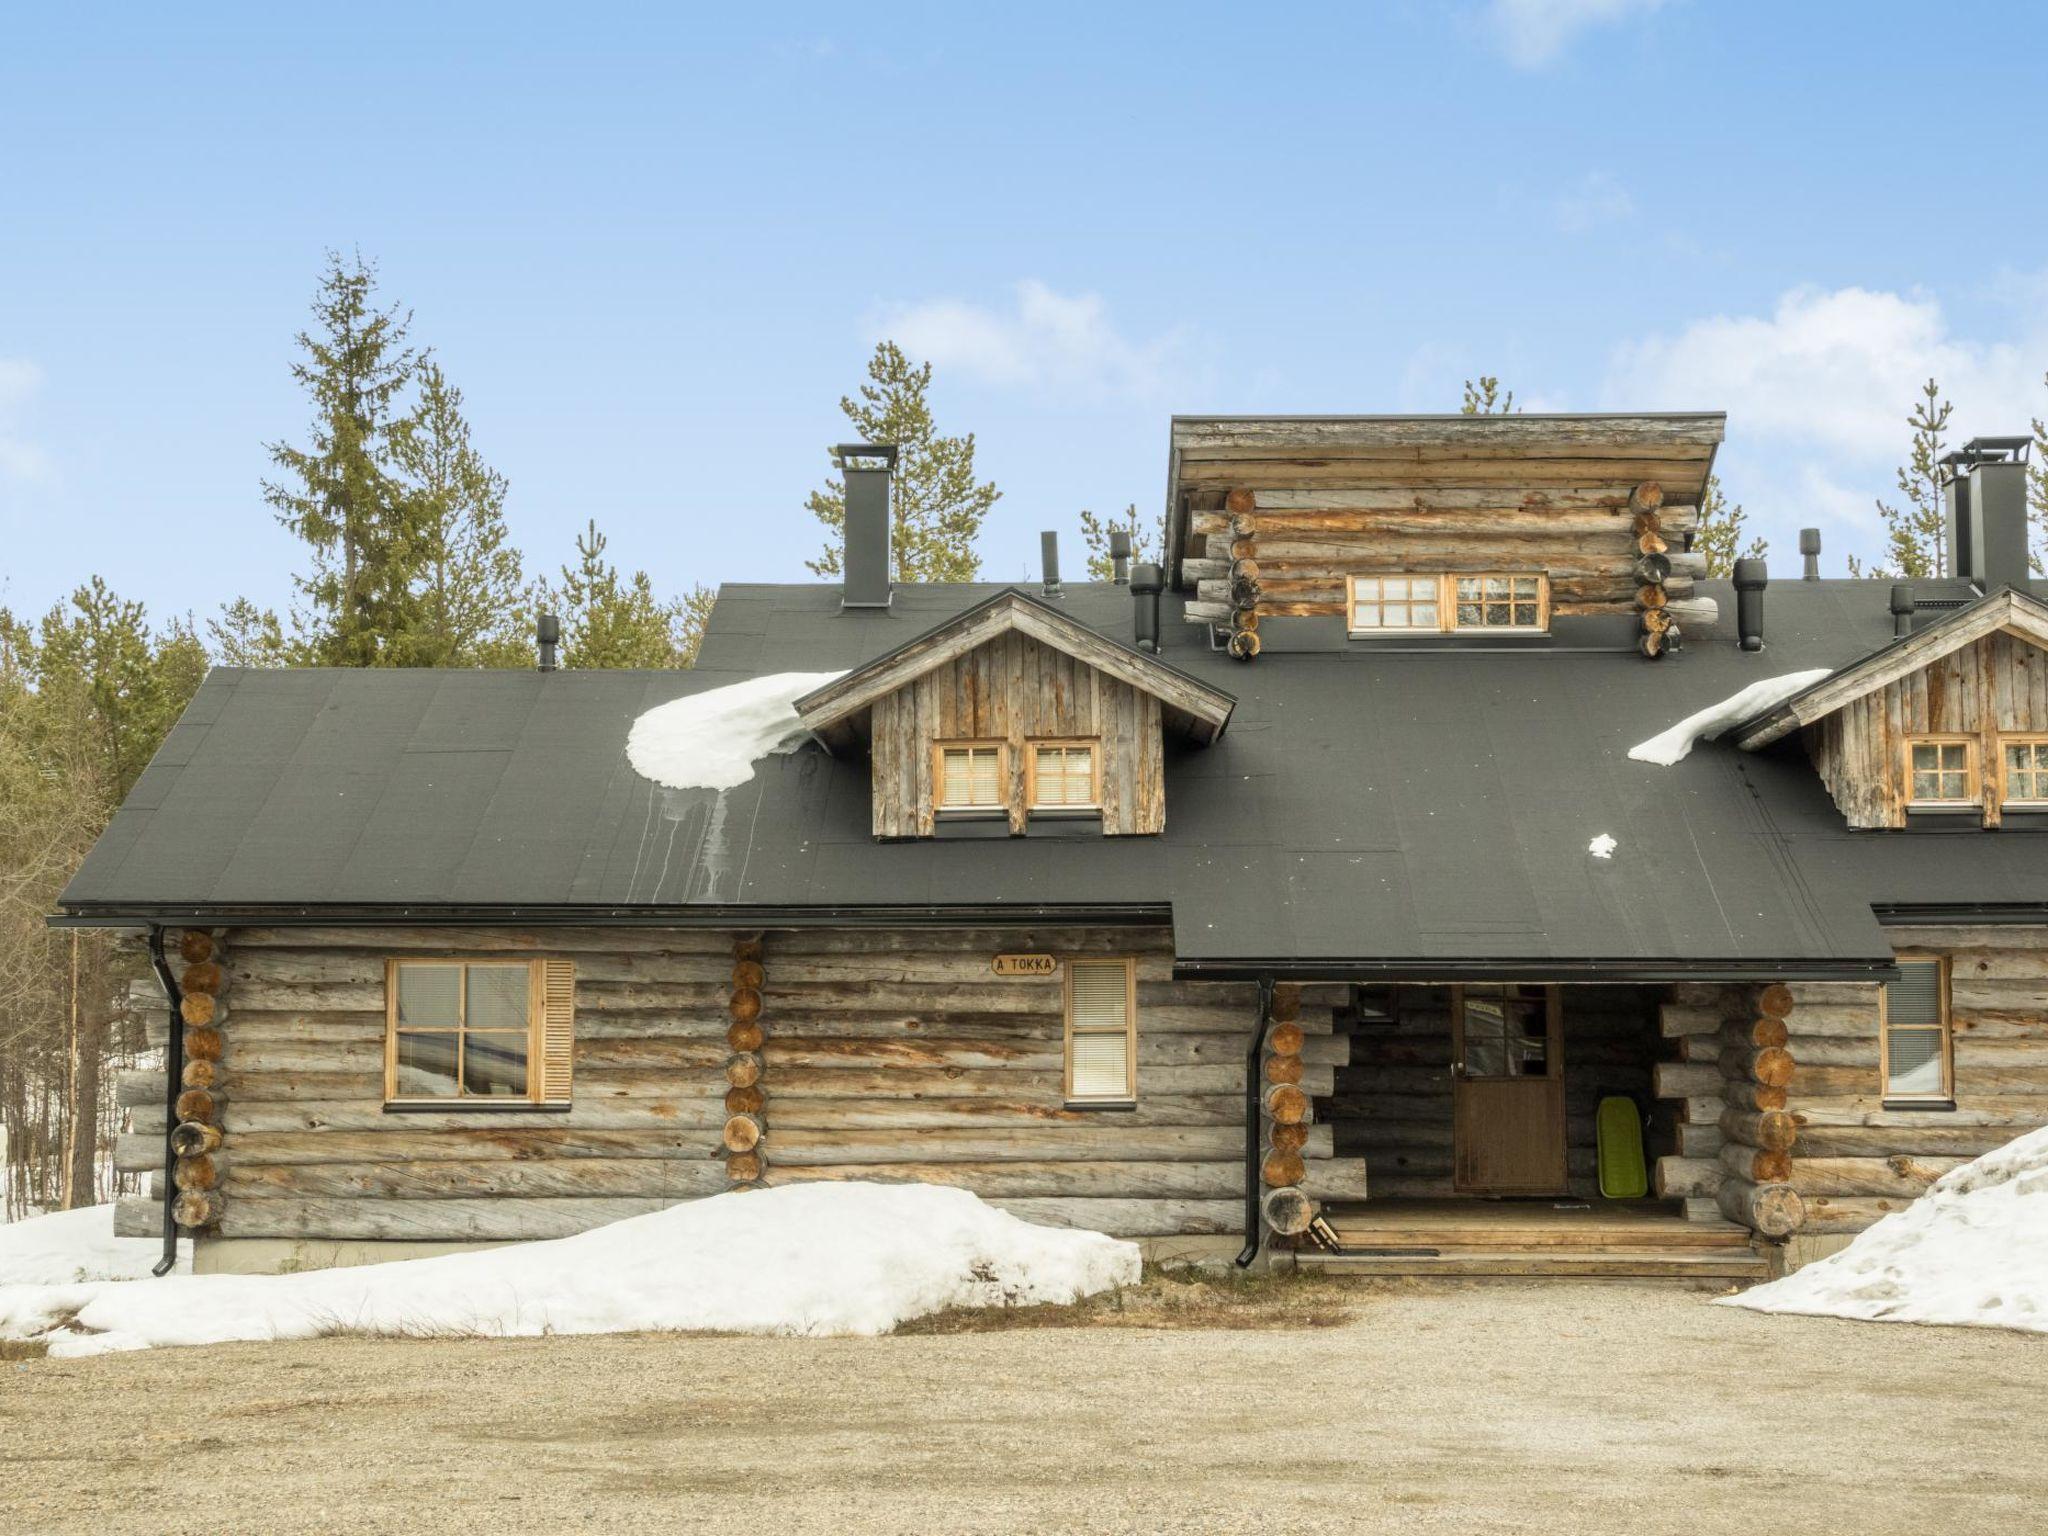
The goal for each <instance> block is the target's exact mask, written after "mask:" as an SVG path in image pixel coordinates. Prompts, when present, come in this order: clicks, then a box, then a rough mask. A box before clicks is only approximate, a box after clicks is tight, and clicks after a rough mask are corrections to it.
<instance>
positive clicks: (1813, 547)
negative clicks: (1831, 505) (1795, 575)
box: [1799, 528, 1820, 581]
mask: <svg viewBox="0 0 2048 1536" xmlns="http://www.w3.org/2000/svg"><path fill="white" fill-rule="evenodd" d="M1799 553H1800V554H1802V555H1804V556H1805V557H1806V569H1805V571H1804V572H1802V573H1801V575H1800V580H1802V581H1819V580H1820V530H1819V529H1818V528H1802V529H1800V530H1799Z"/></svg>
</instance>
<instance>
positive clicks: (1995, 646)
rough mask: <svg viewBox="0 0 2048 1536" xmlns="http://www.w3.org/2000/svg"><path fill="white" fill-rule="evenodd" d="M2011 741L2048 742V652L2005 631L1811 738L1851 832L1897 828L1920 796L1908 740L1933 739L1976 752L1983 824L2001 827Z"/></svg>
mask: <svg viewBox="0 0 2048 1536" xmlns="http://www.w3.org/2000/svg"><path fill="white" fill-rule="evenodd" d="M2001 732H2004V733H2010V734H2024V733H2033V734H2040V733H2044V732H2048V651H2043V650H2042V649H2041V648H2040V647H2039V646H2037V645H2035V644H2033V643H2031V642H2030V641H2028V640H2026V639H2024V638H2022V637H2021V636H2019V635H2015V634H2012V633H2009V632H2007V631H2003V630H2000V631H1998V632H1995V633H1993V634H1990V635H1987V636H1985V637H1983V638H1982V639H1980V640H1976V641H1973V642H1972V643H1970V644H1969V645H1966V646H1963V647H1961V648H1960V649H1957V650H1953V651H1950V652H1949V653H1947V654H1946V655H1943V656H1938V657H1936V658H1935V659H1934V660H1933V661H1932V662H1930V663H1929V664H1928V665H1927V666H1925V667H1922V668H1920V669H1919V670H1917V671H1914V672H1910V673H1907V674H1906V675H1905V676H1903V677H1899V678H1896V679H1894V680H1893V681H1891V682H1888V683H1886V684H1884V685H1883V686H1881V687H1879V688H1877V689H1875V690H1873V691H1871V692H1869V693H1866V694H1863V695H1862V696H1860V697H1858V698H1853V699H1850V700H1849V701H1848V702H1847V703H1845V704H1843V705H1842V706H1841V707H1840V708H1839V709H1837V710H1836V711H1835V712H1834V713H1832V714H1830V715H1827V716H1825V717H1824V718H1822V719H1820V720H1817V721H1815V722H1814V723H1812V724H1810V725H1808V726H1806V727H1805V730H1804V733H1803V734H1804V736H1805V740H1806V747H1807V752H1808V754H1809V755H1810V756H1811V757H1812V759H1813V764H1814V767H1815V768H1816V769H1817V770H1819V773H1820V776H1821V779H1822V782H1824V783H1825V784H1826V785H1827V787H1828V792H1829V793H1830V794H1832V795H1833V796H1834V799H1835V804H1836V805H1838V806H1840V807H1841V809H1842V814H1843V815H1844V816H1846V817H1847V818H1848V821H1849V825H1850V826H1852V827H1859V828H1881V827H1885V828H1897V827H1903V826H1905V825H1906V819H1907V810H1906V805H1907V800H1908V797H1909V794H1910V786H1909V784H1908V782H1907V777H1906V768H1905V763H1906V743H1907V738H1908V737H1911V736H1925V735H1957V736H1967V737H1969V738H1971V739H1972V740H1973V741H1974V742H1975V743H1976V758H1977V777H1978V788H1979V791H1980V794H1981V797H1982V801H1983V807H1984V809H1983V820H1984V822H1985V824H1986V825H1987V826H1997V825H1998V823H1999V821H2000V819H2001V818H2000V811H1999V804H1998V761H1999V747H1998V736H1999V733H2001Z"/></svg>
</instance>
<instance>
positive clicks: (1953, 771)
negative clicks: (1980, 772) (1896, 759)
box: [1906, 736, 1982, 811]
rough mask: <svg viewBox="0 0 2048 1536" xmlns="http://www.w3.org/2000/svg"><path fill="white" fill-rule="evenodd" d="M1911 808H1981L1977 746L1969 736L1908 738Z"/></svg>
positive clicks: (1908, 777) (1907, 768)
mask: <svg viewBox="0 0 2048 1536" xmlns="http://www.w3.org/2000/svg"><path fill="white" fill-rule="evenodd" d="M1906 772H1907V796H1906V803H1907V805H1908V807H1909V808H1910V809H1912V810H1916V811H1967V810H1976V809H1978V808H1979V807H1980V806H1981V805H1982V800H1981V798H1980V797H1979V794H1978V790H1977V743H1976V742H1975V740H1973V739H1972V738H1970V737H1968V736H1910V737H1908V738H1907V739H1906Z"/></svg>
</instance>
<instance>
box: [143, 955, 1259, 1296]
mask: <svg viewBox="0 0 2048 1536" xmlns="http://www.w3.org/2000/svg"><path fill="white" fill-rule="evenodd" d="M1272 1027H1273V978H1272V977H1271V976H1270V975H1267V976H1261V977H1260V978H1259V1023H1258V1027H1257V1028H1256V1029H1254V1030H1253V1031H1252V1044H1251V1049H1250V1050H1249V1051H1247V1052H1246V1053H1245V1058H1244V1251H1243V1252H1242V1253H1240V1254H1238V1256H1237V1267H1238V1268H1239V1269H1248V1268H1250V1267H1251V1262H1252V1260H1253V1259H1256V1258H1257V1257H1258V1256H1259V1121H1260V1116H1261V1112H1262V1110H1263V1106H1262V1105H1261V1104H1260V1102H1259V1079H1260V1077H1261V1076H1262V1075H1263V1074H1262V1072H1261V1069H1260V1064H1261V1060H1262V1058H1263V1057H1264V1056H1265V1053H1266V1032H1267V1031H1268V1030H1269V1029H1271V1028H1272ZM165 1219H166V1220H168V1219H169V1218H168V1217H166V1218H165Z"/></svg>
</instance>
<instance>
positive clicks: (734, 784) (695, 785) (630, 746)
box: [626, 672, 845, 789]
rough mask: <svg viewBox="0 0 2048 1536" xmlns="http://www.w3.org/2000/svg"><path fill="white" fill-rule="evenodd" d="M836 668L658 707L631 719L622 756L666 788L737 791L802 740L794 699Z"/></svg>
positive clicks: (753, 681) (752, 681) (754, 681)
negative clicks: (762, 764) (759, 766)
mask: <svg viewBox="0 0 2048 1536" xmlns="http://www.w3.org/2000/svg"><path fill="white" fill-rule="evenodd" d="M844 675H845V674H843V673H840V672H777V673H774V674H772V675H771V676H768V677H754V678H749V679H748V680H747V681H745V682H743V683H729V684H727V685H726V686H725V687H723V688H712V689H709V690H707V691H706V692H704V693H693V694H690V695H688V696H687V697H685V698H680V699H671V700H670V701H669V702H668V703H666V704H657V705H656V706H655V707H654V708H653V709H650V710H647V711H646V712H645V713H643V714H641V715H640V716H639V717H638V718H637V719H635V720H634V722H633V728H632V730H631V731H629V732H628V733H627V735H626V760H627V761H628V762H630V763H631V764H632V765H633V771H634V772H635V773H637V774H639V775H640V777H642V778H643V779H652V780H653V781H654V782H655V783H657V784H665V785H667V786H668V787H669V788H670V789H737V788H738V787H739V786H740V785H742V784H744V783H746V782H747V780H749V779H751V778H752V777H753V776H754V764H755V763H757V762H758V761H760V760H761V759H762V758H764V757H766V756H767V755H768V754H769V753H771V752H787V751H789V750H790V749H791V748H792V747H794V746H795V745H796V744H797V743H798V742H799V741H801V740H802V739H803V734H804V729H803V726H802V725H800V724H799V723H798V722H797V718H796V709H795V707H794V706H795V703H796V701H797V700H798V699H800V698H802V697H803V696H804V695H805V694H807V693H810V692H811V691H812V690H814V689H818V688H822V687H824V686H825V685H826V684H827V683H829V682H831V681H833V680H834V679H835V678H838V677H842V676H844Z"/></svg>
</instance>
